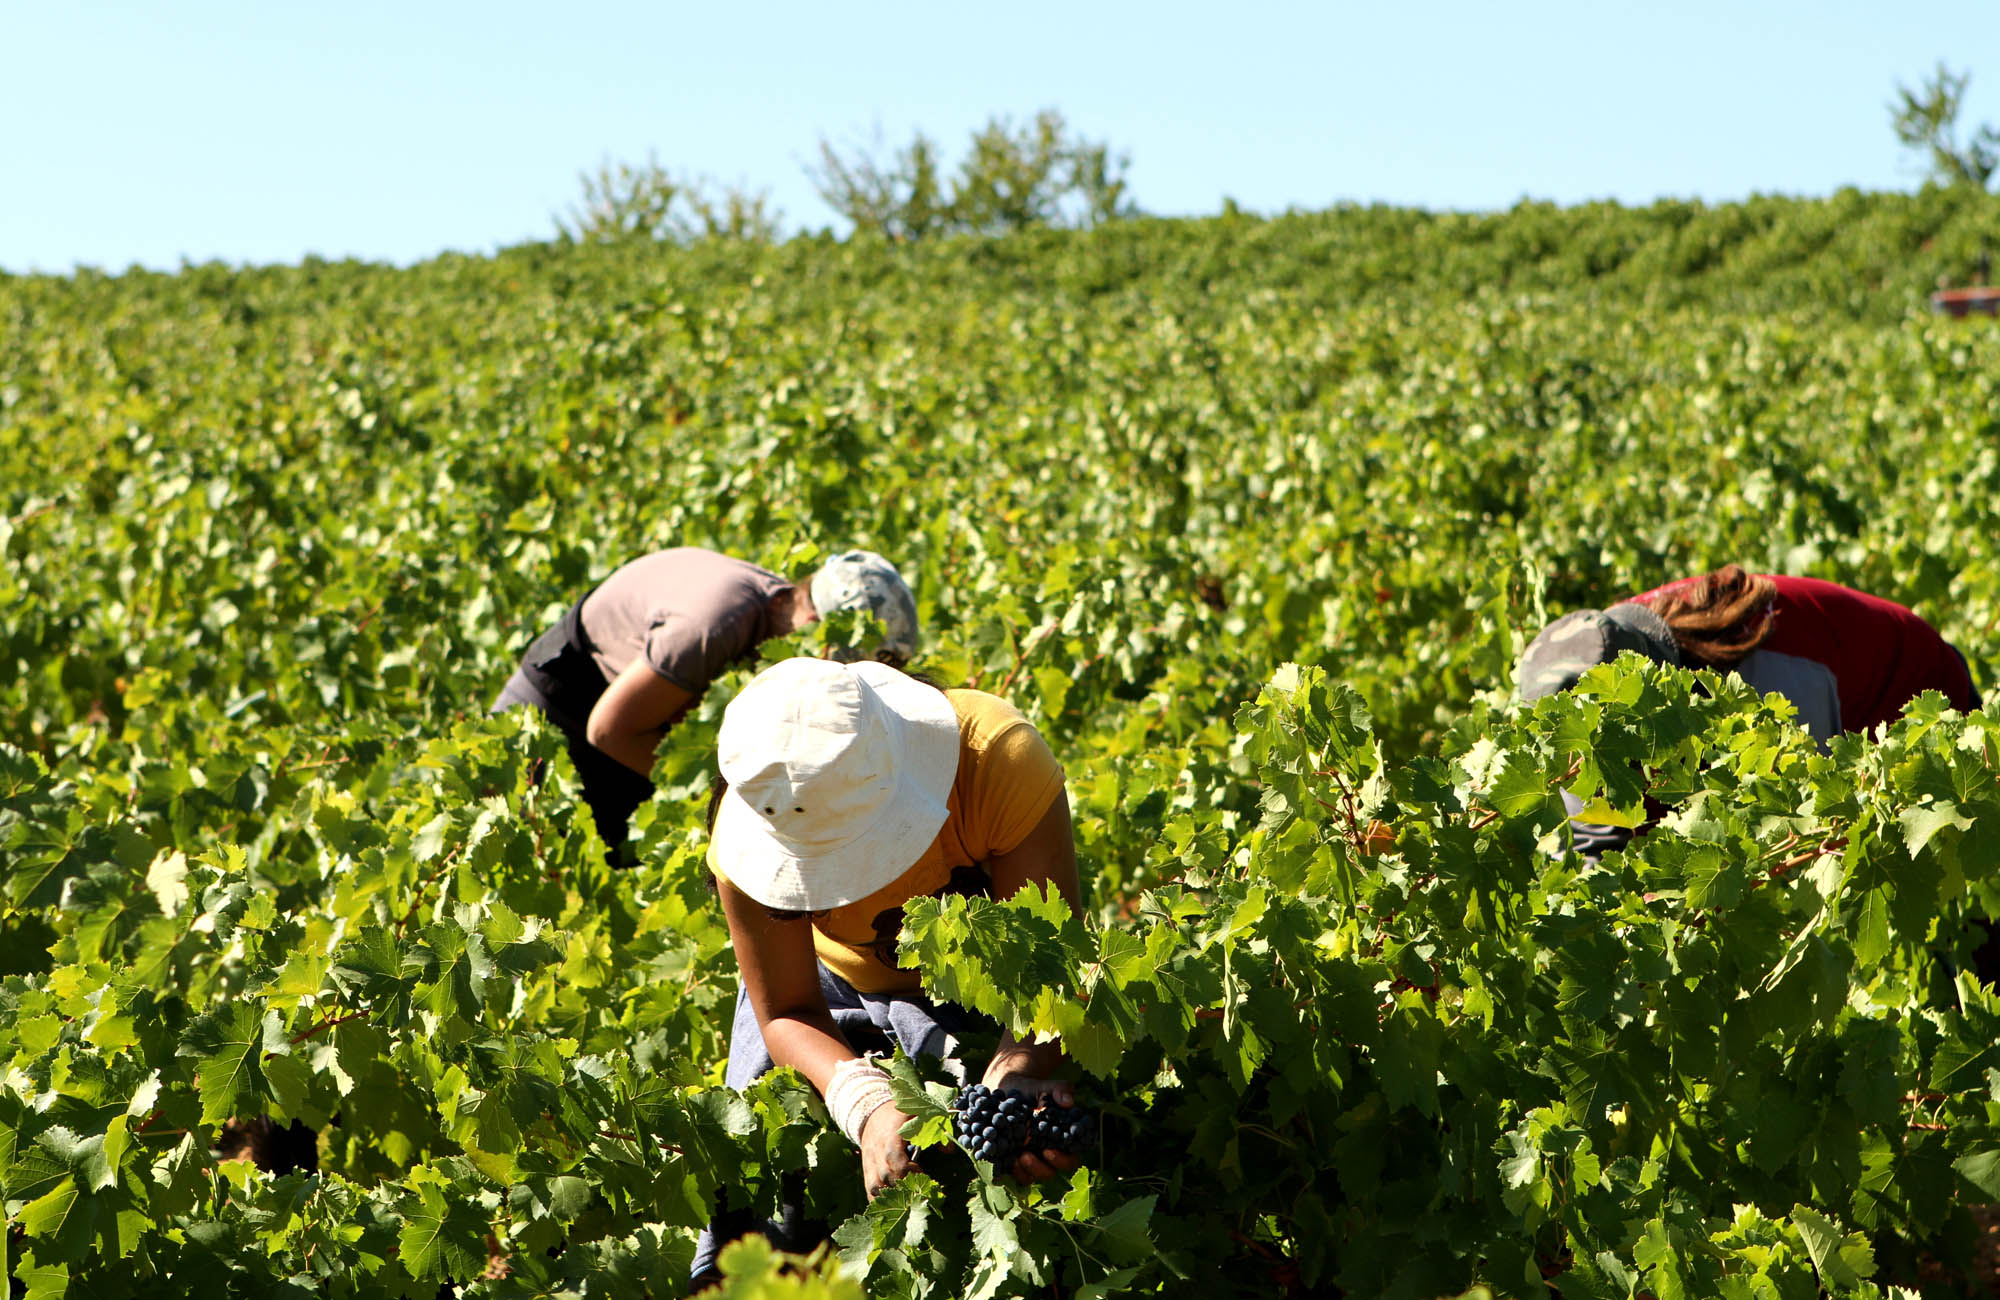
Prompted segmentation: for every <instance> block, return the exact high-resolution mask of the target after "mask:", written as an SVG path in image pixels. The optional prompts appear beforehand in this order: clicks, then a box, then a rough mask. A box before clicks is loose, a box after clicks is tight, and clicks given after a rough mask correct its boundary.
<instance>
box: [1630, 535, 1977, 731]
mask: <svg viewBox="0 0 2000 1300" xmlns="http://www.w3.org/2000/svg"><path fill="white" fill-rule="evenodd" d="M1693 581H1695V579H1693V578H1682V579H1681V580H1680V581H1679V582H1670V583H1668V584H1667V585H1665V586H1664V587H1655V588H1653V590H1651V591H1648V592H1646V593H1644V594H1642V595H1638V596H1634V597H1633V598H1632V599H1634V600H1637V601H1641V602H1643V603H1645V604H1648V605H1650V604H1652V603H1653V601H1654V600H1655V599H1656V598H1657V597H1659V596H1661V595H1662V594H1664V593H1666V592H1669V591H1673V590H1674V589H1676V588H1678V587H1684V586H1686V585H1688V584H1689V583H1691V582H1693ZM1771 581H1773V582H1775V583H1777V584H1778V591H1777V594H1776V595H1775V596H1774V597H1773V598H1772V600H1771V609H1772V622H1771V635H1770V636H1768V637H1766V638H1765V639H1764V643H1763V647H1762V648H1763V649H1766V650H1775V651H1777V652H1778V653H1779V654H1787V655H1796V656H1797V657H1799V658H1801V659H1811V660H1814V661H1816V662H1818V663H1822V664H1825V665H1826V667H1827V669H1828V670H1829V671H1830V672H1832V673H1833V679H1834V682H1835V684H1836V686H1837V687H1838V689H1839V691H1840V723H1841V726H1842V727H1843V728H1844V729H1845V730H1848V731H1869V730H1873V729H1874V727H1875V726H1876V724H1877V723H1882V722H1891V721H1894V720H1895V718H1896V717H1897V715H1899V714H1901V713H1902V711H1903V706H1904V705H1905V704H1908V703H1909V702H1910V701H1911V700H1913V699H1915V698H1916V697H1917V696H1918V695H1920V694H1922V693H1923V692H1924V691H1929V690H1936V691H1942V692H1943V693H1944V696H1945V698H1946V699H1948V700H1950V701H1951V704H1952V707H1953V708H1955V709H1960V710H1963V711H1966V712H1970V711H1971V710H1972V709H1973V708H1975V707H1976V703H1975V702H1976V701H1977V699H1978V696H1977V695H1976V694H1974V692H1973V689H1972V677H1971V675H1970V674H1969V673H1967V671H1966V668H1965V661H1964V660H1963V659H1961V658H1959V656H1958V652H1957V651H1956V650H1953V649H1952V648H1951V645H1950V644H1949V643H1948V642H1947V641H1946V640H1945V639H1944V638H1943V637H1941V636H1939V635H1938V634H1937V629H1935V628H1933V627H1932V626H1931V625H1930V624H1928V623H1926V622H1924V621H1923V619H1921V618H1918V617H1917V616H1916V615H1915V614H1913V613H1911V612H1910V611H1909V610H1907V609H1905V608H1903V607H1902V606H1901V605H1898V604H1897V603H1896V602H1894V601H1892V600H1883V599H1882V598H1881V597H1880V596H1870V595H1868V594H1867V593H1865V592H1860V591H1855V590H1853V589H1851V588H1848V587H1843V586H1841V585H1840V584H1839V583H1836V582H1826V581H1823V580H1821V579H1819V578H1788V577H1782V576H1779V575H1776V574H1773V575H1771Z"/></svg>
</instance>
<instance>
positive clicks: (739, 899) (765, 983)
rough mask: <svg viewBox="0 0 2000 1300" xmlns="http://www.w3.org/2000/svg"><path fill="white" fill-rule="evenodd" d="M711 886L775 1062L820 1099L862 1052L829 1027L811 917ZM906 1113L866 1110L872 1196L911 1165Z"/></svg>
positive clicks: (865, 1160) (866, 1168)
mask: <svg viewBox="0 0 2000 1300" xmlns="http://www.w3.org/2000/svg"><path fill="white" fill-rule="evenodd" d="M716 883H717V885H718V886H719V887H720V889H721V891H722V910H723V914H724V915H725V916H726V917H727V918H728V920H729V941H730V944H731V946H733V947H734V948H735V949H736V964H737V967H738V969H739V970H741V972H742V974H743V988H744V991H745V992H746V993H748V994H749V997H750V1008H751V1010H753V1011H755V1012H756V1013H757V1027H758V1028H759V1029H760V1030H762V1031H763V1034H764V1046H765V1048H766V1050H768V1051H769V1052H770V1053H771V1059H772V1060H773V1061H775V1062H776V1063H778V1064H779V1065H789V1066H791V1067H792V1068H793V1069H795V1070H797V1071H798V1072H799V1073H800V1074H803V1075H805V1076H806V1078H807V1079H809V1080H811V1081H812V1085H813V1087H815V1088H817V1089H819V1094H820V1096H822V1097H824V1096H826V1092H827V1088H828V1087H829V1086H831V1084H832V1081H833V1070H834V1067H835V1066H837V1065H839V1064H840V1063H841V1062H842V1061H851V1060H853V1059H854V1058H856V1057H857V1056H859V1055H860V1053H859V1052H857V1051H855V1050H854V1048H853V1047H851V1046H850V1045H849V1044H848V1041H847V1039H846V1037H845V1036H844V1035H842V1034H841V1032H840V1027H839V1026H838V1025H836V1024H834V1022H833V1013H832V1012H831V1011H829V1010H827V1006H826V997H825V995H824V994H822V993H821V992H820V988H819V958H818V956H817V955H816V954H815V953H814V952H813V941H812V922H810V921H808V920H805V919H803V918H801V919H799V920H796V921H780V920H778V919H776V918H775V917H773V916H772V915H771V914H770V913H769V912H767V911H766V910H765V909H764V907H763V905H762V904H760V903H758V902H757V901H756V900H755V899H753V898H751V897H749V896H748V895H746V894H744V893H743V892H742V891H741V890H739V889H737V888H736V887H735V886H734V885H731V884H730V883H729V882H727V881H720V880H719V881H717V882H716ZM909 1118H910V1117H909V1116H908V1115H905V1114H904V1113H903V1112H902V1111H901V1110H899V1109H897V1108H896V1106H895V1104H894V1103H893V1102H892V1103H890V1104H888V1105H885V1106H883V1107H881V1108H880V1109H878V1110H877V1111H876V1112H875V1113H874V1114H873V1115H870V1116H869V1117H868V1121H867V1123H866V1124H865V1125H864V1126H863V1127H862V1130H861V1177H862V1182H863V1184H864V1185H865V1186H866V1187H867V1189H868V1195H869V1196H871V1197H872V1196H874V1195H875V1193H877V1192H879V1191H881V1190H882V1189H883V1188H884V1187H887V1186H888V1185H889V1184H890V1183H893V1182H895V1181H896V1180H897V1179H899V1178H901V1177H902V1176H903V1175H904V1174H906V1173H908V1172H909V1171H910V1170H911V1169H913V1168H915V1167H916V1166H915V1165H914V1164H913V1163H912V1162H911V1161H910V1158H909V1156H908V1155H907V1154H905V1152H904V1150H903V1138H902V1127H903V1125H904V1124H905V1123H907V1122H908V1121H909Z"/></svg>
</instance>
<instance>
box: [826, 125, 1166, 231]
mask: <svg viewBox="0 0 2000 1300" xmlns="http://www.w3.org/2000/svg"><path fill="white" fill-rule="evenodd" d="M1129 165H1130V159H1129V158H1128V157H1127V156H1126V155H1125V154H1123V153H1117V152H1114V151H1113V150H1112V149H1111V147H1110V146H1109V145H1107V144H1104V143H1102V142H1098V141H1091V140H1086V139H1083V138H1082V137H1080V136H1078V135H1076V134H1075V133H1073V132H1072V131H1071V129H1070V127H1069V124H1068V123H1067V122H1066V121H1065V120H1064V119H1063V115H1062V114H1061V113H1059V112H1057V111H1056V110H1054V109H1044V110H1042V111H1041V112H1040V113H1037V114H1036V115H1035V117H1034V120H1033V121H1031V122H1028V123H1026V124H1025V125H1022V126H1020V127H1016V126H1015V125H1014V124H1013V123H1012V122H1011V121H1010V120H1009V119H1007V118H1004V117H993V118H989V119H988V120H987V122H986V125H985V126H983V127H981V128H980V129H978V130H977V131H974V132H973V134H972V139H971V141H970V142H969V143H968V145H967V149H966V154H965V157H964V159H963V160H962V161H961V162H960V163H959V166H958V170H957V174H956V175H954V176H953V177H952V178H951V180H950V182H949V189H948V190H947V186H946V182H945V180H944V179H943V176H942V174H941V169H940V165H939V161H938V150H937V146H936V145H935V144H934V143H933V142H932V141H931V139H930V137H928V136H926V135H925V134H923V133H922V132H921V131H919V132H918V133H917V135H916V136H915V138H914V139H913V140H912V141H911V142H910V143H909V144H908V145H907V146H905V147H904V148H902V149H900V150H897V151H895V152H894V153H892V154H887V155H886V156H885V155H884V153H883V150H882V146H881V143H880V138H879V135H878V137H877V140H876V142H875V144H874V146H873V147H872V148H870V149H861V148H854V149H850V150H848V151H847V152H845V153H843V152H842V151H841V150H840V149H838V148H836V147H835V146H834V145H833V143H832V142H831V141H828V140H826V139H821V141H820V145H819V159H818V162H817V163H816V164H815V165H811V166H809V167H808V168H807V174H808V176H809V177H810V178H811V180H812V182H813V186H814V188H816V189H817V190H818V191H819V193H820V197H822V198H824V199H825V200H826V201H827V203H828V205H830V206H831V207H832V208H833V209H834V211H836V212H838V213H840V215H841V216H843V217H846V218H847V219H848V220H849V221H850V222H852V223H853V224H854V228H855V229H856V230H873V231H876V232H878V233H880V234H882V235H885V236H887V237H888V238H890V239H896V240H908V239H919V238H922V237H924V236H926V235H931V234H942V233H973V234H1003V233H1005V232H1007V231H1010V230H1022V229H1026V228H1028V227H1030V226H1060V227H1065V228H1069V229H1088V228H1090V227H1092V226H1097V225H1101V224H1103V223H1104V222H1107V221H1113V220H1117V219H1119V218H1121V217H1129V216H1131V215H1133V214H1134V212H1135V211H1136V209H1135V208H1134V207H1133V205H1132V202H1131V199H1130V197H1129V195H1128V193H1127V186H1126V180H1125V171H1126V168H1127V167H1128V166H1129Z"/></svg>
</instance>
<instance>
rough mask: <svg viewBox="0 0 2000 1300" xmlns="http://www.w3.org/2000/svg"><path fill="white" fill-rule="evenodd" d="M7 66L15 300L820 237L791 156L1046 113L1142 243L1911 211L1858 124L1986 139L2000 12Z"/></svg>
mask: <svg viewBox="0 0 2000 1300" xmlns="http://www.w3.org/2000/svg"><path fill="white" fill-rule="evenodd" d="M0 50H4V51H5V55H6V57H5V61H4V62H5V70H4V72H0V268H5V269H7V270H10V271H27V270H44V271H63V270H67V269H69V268H70V267H72V266H75V265H78V264H82V265H90V266H99V267H103V268H106V269H114V270H115V269H122V268H123V267H125V266H127V265H129V264H132V263H140V264H143V265H146V266H152V267H166V268H171V267H173V266H176V265H178V264H179V263H180V262H181V261H182V259H187V260H191V261H206V260H210V259H221V260H224V261H227V262H234V263H244V262H249V263H266V262H294V261H297V260H298V259H300V258H301V257H304V256H305V255H307V254H309V253H316V254H319V255H320V256H324V257H346V256H353V257H362V258H369V259H376V260H386V261H394V262H399V263H407V262H410V261H414V260H418V259H421V258H424V257H428V256H430V255H432V254H434V253H437V252H439V251H441V250H444V249H458V250H462V251H466V252H486V251H490V250H492V249H494V248H497V247H502V246H505V245H509V244H515V243H520V242H523V241H526V240H531V239H542V238H547V237H549V236H550V235H551V234H552V233H553V231H554V214H555V213H556V212H557V211H558V210H561V209H563V208H565V207H566V206H567V205H568V204H569V203H571V202H572V201H574V200H575V199H576V198H577V197H578V196H579V195H580V193H581V186H580V183H579V180H578V174H579V173H580V172H581V171H582V170H584V169H586V168H590V167H593V166H595V165H596V164H597V163H598V162H599V161H600V160H602V159H605V158H613V159H628V160H632V161H643V160H644V159H645V158H646V157H647V155H648V154H649V153H653V154H656V155H657V157H658V159H659V161H660V162H661V163H662V164H663V165H665V166H667V167H668V168H670V169H674V170H677V171H684V172H687V173H700V174H707V175H709V176H712V177H714V178H716V179H718V180H720V181H723V182H730V183H738V184H743V185H746V186H748V187H749V188H753V189H759V188H761V189H766V190H768V191H769V193H770V196H771V199H772V201H773V202H774V203H775V205H776V206H777V208H778V209H779V210H780V212H781V214H782V216H783V219H784V223H785V226H786V228H787V229H788V230H798V229H814V228H818V227H820V226H825V225H836V226H837V225H838V223H837V222H836V220H835V218H834V217H833V214H832V213H831V212H830V211H829V210H828V209H827V208H826V206H825V205H824V204H823V203H822V202H821V201H820V200H819V198H818V196H817V195H815V194H814V193H813V190H812V187H811V185H810V183H809V181H808V180H807V178H806V176H805V170H804V164H805V163H806V161H807V160H808V159H809V158H810V157H811V156H812V155H813V153H814V151H815V149H816V146H817V143H818V141H819V140H820V138H821V137H822V136H826V137H831V138H833V139H834V140H836V141H856V140H866V139H867V138H869V136H870V134H871V132H872V131H873V130H874V129H875V128H876V127H877V126H879V127H880V130H881V138H882V139H883V140H884V141H885V142H886V143H888V144H890V145H900V144H902V143H904V142H906V141H907V140H908V139H909V137H910V135H911V133H912V132H913V131H915V130H917V129H919V128H921V129H923V130H925V131H927V132H928V133H930V134H931V135H932V137H933V138H934V139H936V140H938V141H939V142H940V143H941V144H942V145H943V146H945V148H946V151H947V155H948V156H953V155H955V153H956V150H957V147H958V146H959V145H960V144H961V143H962V142H963V140H964V139H965V138H966V136H967V135H968V134H969V133H970V132H971V131H972V130H973V128H975V127H976V126H978V125H979V124H981V123H982V122H984V121H985V120H986V119H987V118H988V117H989V116H991V115H993V114H996V113H1000V114H1008V115H1011V116H1012V117H1014V118H1015V119H1016V120H1017V121H1019V120H1023V119H1026V118H1027V117H1029V116H1031V115H1032V114H1033V113H1034V112H1035V111H1036V110H1037V109H1039V108H1043V107H1054V108H1057V109H1060V110H1061V111H1062V112H1063V113H1064V114H1065V115H1066V116H1067V117H1068V119H1069V122H1070V124H1071V126H1072V127H1073V128H1074V129H1075V130H1076V131H1077V132H1078V133H1079V134H1081V135H1083V136H1086V137H1088V138H1091V139H1095V140H1103V141H1107V142H1109V143H1111V144H1113V145H1115V146H1117V147H1119V148H1121V149H1123V150H1125V151H1126V152H1128V153H1129V154H1130V156H1131V170H1130V173H1129V175H1130V180H1131V184H1132V191H1133V196H1134V197H1135V199H1136V200H1137V202H1138V203H1139V205H1140V206H1141V207H1142V208H1143V209H1145V210H1146V211H1148V212H1155V213H1168V214H1181V213H1197V214H1198V213H1208V212H1214V211H1216V210H1217V209H1218V208H1219V207H1220V206H1221V202H1222V199H1223V197H1224V196H1225V195H1226V196H1230V197H1233V198H1234V199H1235V200H1236V201H1237V202H1238V203H1239V204H1241V205H1242V206H1243V207H1245V208H1249V209H1253V210H1258V211H1266V212H1271V211H1278V210H1282V209H1285V208H1288V207H1300V208H1318V207H1324V206H1327V205H1329V204H1332V203H1336V202H1341V201H1358V202H1371V201H1378V200H1379V201H1385V202H1389V203H1396V204H1410V205H1418V206H1423V207H1431V208H1462V209H1490V208H1503V207H1507V206H1509V205H1511V204H1513V203H1514V202H1515V201H1517V200H1519V199H1521V198H1523V197H1531V198H1540V199H1553V200H1556V201H1558V202H1562V203H1573V202H1580V201H1583V200H1587V199H1593V198H1613V199H1618V200H1620V201H1623V202H1627V203H1645V202H1649V201H1651V200H1653V199H1655V198H1657V197H1660V196H1680V197H1699V198H1703V199H1711V200H1722V199H1731V198H1740V197H1743V196H1745V195H1748V194H1751V193H1754V192H1763V193H1787V194H1825V193H1829V192H1831V191H1833V190H1835V189H1838V188H1839V187H1840V186H1843V185H1850V184H1851V185H1858V186H1860V187H1862V188H1864V189H1910V188H1913V187H1914V186H1915V185H1916V184H1917V183H1918V181H1919V179H1920V172H1919V170H1917V169H1916V168H1915V167H1914V165H1913V164H1912V163H1911V162H1910V161H1909V160H1908V159H1907V158H1906V156H1905V155H1904V154H1903V152H1902V151H1901V150H1900V149H1899V147H1898V146H1897V144H1896V141H1895V138H1894V136H1893V135H1892V134H1891V133H1890V130H1889V125H1888V113H1887V110H1886V108H1885V105H1886V104H1887V102H1888V100H1889V99H1890V97H1891V94H1892V93H1893V90H1894V86H1895V84H1896V82H1897V81H1899V80H1900V81H1904V82H1908V83H1910V84H1913V85H1914V84H1915V83H1916V82H1917V81H1918V80H1919V79H1920V78H1922V77H1923V76H1925V75H1926V74H1928V72H1929V71H1930V70H1931V68H1932V67H1933V66H1934V65H1935V64H1936V63H1937V61H1938V60H1939V59H1943V60H1945V61H1946V62H1948V63H1949V64H1950V65H1951V66H1952V67H1953V68H1954V69H1958V70H1970V71H1971V72H1972V74H1973V81H1972V86H1971V90H1970V92H1969V93H1968V95H1967V102H1966V106H1965V110H1964V114H1963V118H1962V122H1970V123H1975V124H1976V123H1978V122H1982V121H1984V122H1995V123H2000V0H1956V2H1953V3H1935V4H1927V3H1922V2H1921V0H1905V2H1904V3H1885V2H1884V0H1865V2H1864V0H1817V2H1814V3H1807V2H1806V0H1782V2H1778V0H1773V2H1771V3H1757V0H1738V2H1736V3H1711V2H1710V0H1681V2H1680V3H1674V4H1666V3H1656V4H1648V5H1640V4H1630V3H1618V2H1616V0H1598V2H1597V3H1588V4H1585V3H1559V4H1538V3H1527V4H1498V3H1480V4H1472V3H1461V2H1459V0H1438V2H1436V3H1432V4H1414V3H1413V4H1401V5H1398V4H1392V3H1384V2H1383V0H1371V2H1370V3H1360V4H1352V3H1345V2H1343V3H1322V4H1310V5H1308V4H1299V5H1277V4H1258V3H1248V2H1244V3H1238V4H1233V5H1232V4H1226V3H1217V2H1216V0H1208V2H1207V3H1199V4H1196V3H1180V2H1179V0H1157V2H1155V3H1148V4H1115V5H1113V4H1092V3H1088V0H1069V2H1068V3H1053V4H1051V3H1041V2H1040V0H1015V2H1014V3H1010V4H1005V5H977V6H975V5H954V4H945V3H937V2H936V0H932V2H931V3H925V4H918V3H895V4H870V3H859V4H834V3H826V2H825V0H819V2H818V3H810V4H806V3H790V2H789V0H787V2H783V3H777V2H773V3H765V4H754V3H741V2H740V0H739V2H738V3H728V2H727V0H724V2H722V3H717V2H716V0H708V3H703V4H700V5H688V4H641V3H590V2H588V0H576V2H574V3H571V4H569V5H554V4H544V5H528V4H520V3H511V2H509V0H491V2H489V3H484V4H477V5H475V4H465V3H457V2H456V0H454V2H452V3H429V2H427V0H403V2H402V3H378V2H377V0H348V2H347V3H341V4H307V3H296V2H294V0H260V2H259V3H212V2H210V0H180V3H158V2H155V3H136V2H126V0H118V2H114V0H41V2H39V3H38V2H36V0H0Z"/></svg>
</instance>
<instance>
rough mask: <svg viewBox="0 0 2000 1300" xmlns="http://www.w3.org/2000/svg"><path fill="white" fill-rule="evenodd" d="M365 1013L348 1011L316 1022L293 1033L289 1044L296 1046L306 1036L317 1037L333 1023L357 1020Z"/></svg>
mask: <svg viewBox="0 0 2000 1300" xmlns="http://www.w3.org/2000/svg"><path fill="white" fill-rule="evenodd" d="M367 1014H368V1013H367V1012H366V1011H350V1012H348V1013H347V1014H346V1015H344V1016H335V1017H333V1018H332V1019H331V1020H322V1021H320V1022H319V1023H318V1024H316V1025H314V1026H313V1027H312V1028H311V1029H308V1030H306V1031H304V1032H303V1033H298V1034H293V1035H292V1038H291V1045H292V1046H293V1047H297V1046H298V1045H299V1044H300V1043H303V1042H305V1041H306V1040H307V1039H308V1038H318V1037H319V1036H320V1035H321V1034H323V1033H325V1032H326V1031H327V1030H329V1029H331V1028H333V1027H334V1026H335V1025H344V1024H346V1023H347V1022H348V1021H350V1020H359V1019H361V1017H363V1016H365V1015H367Z"/></svg>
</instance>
